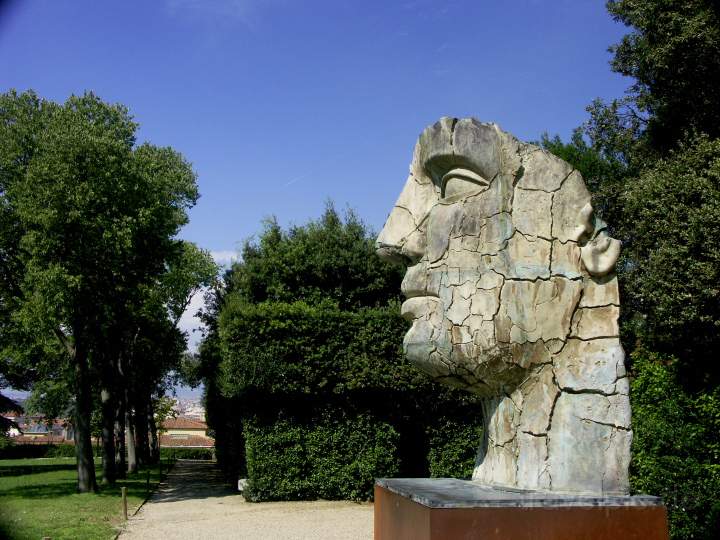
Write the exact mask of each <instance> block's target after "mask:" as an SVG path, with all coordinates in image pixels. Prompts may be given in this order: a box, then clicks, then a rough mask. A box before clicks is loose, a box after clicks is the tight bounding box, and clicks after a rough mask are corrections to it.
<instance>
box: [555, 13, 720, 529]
mask: <svg viewBox="0 0 720 540" xmlns="http://www.w3.org/2000/svg"><path fill="white" fill-rule="evenodd" d="M607 5H608V10H609V11H610V13H611V15H612V16H613V17H614V18H615V19H616V20H618V21H621V22H624V23H625V24H627V25H629V26H630V28H631V31H630V33H629V34H628V35H626V36H625V37H624V38H623V39H622V41H621V42H620V43H619V44H618V45H616V46H614V47H612V48H611V49H610V50H611V52H612V53H613V54H614V58H613V61H612V69H613V70H614V71H616V72H618V73H622V74H624V75H627V76H629V77H632V78H633V84H632V86H631V87H630V89H629V91H628V93H627V96H625V97H624V98H623V99H617V100H614V101H612V102H611V103H609V104H606V103H603V102H601V101H600V100H596V101H594V102H593V103H592V104H591V105H590V106H589V107H588V111H589V113H590V118H589V120H588V121H587V122H586V124H585V125H584V126H583V130H582V132H580V131H576V133H575V134H574V135H573V137H572V139H571V140H570V141H569V142H568V143H563V142H562V141H560V140H559V138H557V137H555V138H549V137H545V138H544V139H543V145H544V146H545V147H547V148H548V149H550V150H551V151H552V152H554V153H556V154H557V155H558V156H560V157H562V158H564V159H566V160H568V161H569V162H570V163H571V164H572V165H573V166H575V167H576V168H577V169H579V170H580V172H581V173H582V174H583V175H584V176H585V177H586V178H587V179H588V180H589V184H590V186H591V188H593V189H594V191H595V193H594V196H593V200H594V204H595V206H596V207H597V208H598V210H599V212H600V214H601V215H602V217H603V218H605V219H606V220H607V221H608V222H609V226H610V227H611V229H612V234H613V236H615V237H616V238H619V239H621V240H622V241H623V250H622V252H621V259H620V261H619V263H618V278H619V283H620V287H621V297H622V298H623V309H622V311H621V316H622V319H621V321H622V331H621V335H622V336H623V341H624V344H625V348H626V349H627V350H629V351H631V352H632V354H631V355H630V368H631V373H632V375H633V377H634V382H633V389H632V390H633V391H632V393H631V400H632V407H633V416H634V418H633V427H634V431H635V440H634V442H633V464H632V469H631V473H632V474H631V479H632V480H631V481H632V486H633V489H635V490H638V491H646V490H647V491H650V492H652V493H658V494H662V495H663V496H664V498H665V500H666V502H667V504H668V506H669V518H670V529H671V534H672V537H673V538H714V537H715V536H716V535H717V529H718V519H719V516H720V510H718V507H717V501H716V500H715V499H716V498H715V496H714V493H715V492H716V491H717V486H718V482H719V481H720V479H719V478H718V475H717V465H716V464H717V458H718V455H717V454H718V445H717V440H716V439H717V437H715V436H714V435H713V433H715V432H716V431H717V420H718V406H717V403H718V387H719V385H720V369H719V368H718V366H717V361H716V359H717V358H718V355H720V340H718V328H720V300H719V299H720V294H719V293H720V290H719V288H718V282H720V252H719V251H718V249H717V245H716V244H717V242H716V241H715V238H717V236H718V234H719V233H720V230H719V226H720V225H719V224H720V213H719V209H720V127H718V126H719V125H720V124H719V123H718V120H720V54H719V53H720V16H719V14H720V7H719V6H720V5H719V4H718V3H717V2H713V1H712V0H689V1H682V2H681V1H679V0H662V1H653V0H618V1H610V2H608V4H607Z"/></svg>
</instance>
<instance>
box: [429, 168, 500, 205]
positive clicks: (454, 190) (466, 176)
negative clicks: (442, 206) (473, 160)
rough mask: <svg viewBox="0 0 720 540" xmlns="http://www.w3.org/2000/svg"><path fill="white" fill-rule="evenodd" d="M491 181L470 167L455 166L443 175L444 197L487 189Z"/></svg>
mask: <svg viewBox="0 0 720 540" xmlns="http://www.w3.org/2000/svg"><path fill="white" fill-rule="evenodd" d="M489 185H490V182H488V181H487V180H485V178H483V177H482V176H480V175H479V174H477V173H476V172H473V171H471V170H469V169H461V168H459V167H458V168H455V169H452V170H450V171H448V172H447V173H445V175H444V176H443V177H442V181H441V187H442V196H443V198H446V199H447V198H449V197H453V196H455V195H460V194H462V193H467V192H471V191H479V190H483V189H486V188H487V187H488V186H489Z"/></svg>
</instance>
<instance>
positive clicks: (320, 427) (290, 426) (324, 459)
mask: <svg viewBox="0 0 720 540" xmlns="http://www.w3.org/2000/svg"><path fill="white" fill-rule="evenodd" d="M245 440H246V451H247V469H248V475H249V483H248V487H247V489H246V491H245V496H246V498H247V499H248V500H251V501H268V500H295V499H316V498H322V499H347V500H366V499H370V498H372V492H373V484H374V480H375V478H376V477H378V476H392V475H394V474H395V473H396V472H397V442H398V434H397V432H396V431H395V430H394V429H393V427H392V426H390V425H389V424H387V423H385V422H382V421H378V420H377V419H375V418H372V417H370V416H368V415H362V414H361V415H357V416H354V417H349V416H344V415H343V413H342V411H339V410H328V411H325V413H324V414H323V415H321V416H320V417H317V418H312V419H307V420H300V419H298V418H293V419H282V420H277V421H270V422H262V421H258V420H248V422H246V423H245Z"/></svg>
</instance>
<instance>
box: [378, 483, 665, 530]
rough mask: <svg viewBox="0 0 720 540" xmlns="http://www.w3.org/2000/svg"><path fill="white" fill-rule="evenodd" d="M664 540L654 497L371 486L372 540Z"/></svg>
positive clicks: (451, 486) (455, 485) (467, 487)
mask: <svg viewBox="0 0 720 540" xmlns="http://www.w3.org/2000/svg"><path fill="white" fill-rule="evenodd" d="M488 538H492V539H501V540H521V539H522V540H550V539H552V540H582V539H588V540H590V539H592V540H629V539H637V540H668V538H669V536H668V524H667V512H666V509H665V506H664V505H663V504H662V500H661V499H660V498H658V497H650V496H647V495H637V496H632V497H622V496H608V497H605V496H574V495H559V494H555V493H539V492H516V491H506V490H500V489H496V488H492V487H488V486H483V485H480V484H477V483H475V482H469V481H465V480H455V479H452V478H383V479H379V480H377V481H376V483H375V540H406V539H407V540H441V539H442V540H453V539H463V540H471V539H472V540H485V539H488Z"/></svg>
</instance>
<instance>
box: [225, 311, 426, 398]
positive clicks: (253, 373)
mask: <svg viewBox="0 0 720 540" xmlns="http://www.w3.org/2000/svg"><path fill="white" fill-rule="evenodd" d="M398 311H399V310H398V308H397V306H391V307H389V308H377V309H369V308H368V309H362V310H358V311H343V310H340V309H337V308H336V307H335V306H333V305H332V304H331V303H327V302H326V303H323V304H319V305H315V306H310V305H308V304H306V303H304V302H295V303H292V304H282V303H262V304H246V303H244V302H243V301H241V300H239V299H237V298H231V299H229V300H228V302H227V305H226V307H225V309H224V310H223V312H222V315H221V317H220V337H221V339H222V346H223V359H224V360H223V362H222V363H221V364H220V370H221V378H220V381H221V387H220V388H221V390H222V392H223V394H224V395H225V396H227V397H231V396H239V395H241V394H247V393H250V394H255V393H257V394H262V395H266V396H269V397H268V399H273V400H274V399H276V396H279V395H287V396H296V395H304V396H315V397H318V396H327V399H345V398H344V397H341V396H345V395H348V397H349V395H350V394H352V393H358V392H362V391H368V392H373V393H380V392H391V391H392V390H393V389H394V388H397V387H408V388H409V387H412V386H425V384H426V382H425V380H426V378H425V377H424V376H423V375H422V374H421V373H420V372H419V371H417V370H416V369H415V368H413V367H412V366H411V365H410V364H409V363H406V362H404V361H403V360H402V351H401V343H402V335H403V334H404V332H405V330H406V328H407V323H406V322H405V321H403V320H402V319H401V318H400V317H399V314H398ZM398 337H400V339H398ZM333 396H336V398H333ZM253 399H255V398H254V397H253Z"/></svg>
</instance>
